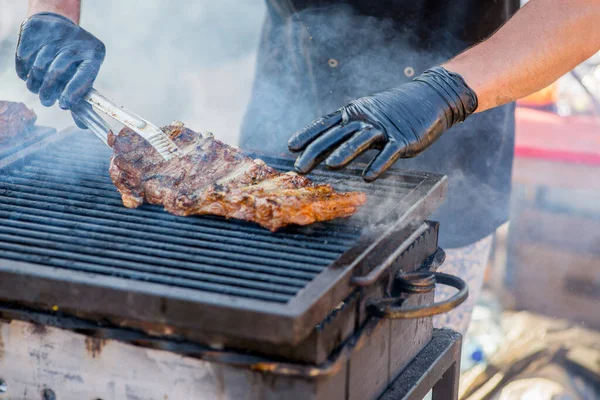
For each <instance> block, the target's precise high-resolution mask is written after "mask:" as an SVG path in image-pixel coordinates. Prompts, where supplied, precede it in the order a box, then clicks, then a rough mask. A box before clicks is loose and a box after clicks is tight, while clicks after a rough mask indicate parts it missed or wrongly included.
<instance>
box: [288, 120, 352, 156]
mask: <svg viewBox="0 0 600 400" xmlns="http://www.w3.org/2000/svg"><path fill="white" fill-rule="evenodd" d="M340 122H342V113H341V111H339V110H338V111H336V112H334V113H332V114H329V115H326V116H324V117H322V118H319V119H317V120H316V121H313V122H312V123H311V124H310V125H308V126H306V127H305V128H303V129H301V130H300V131H298V132H296V133H295V134H294V135H292V137H291V138H290V139H289V140H288V148H289V149H290V151H293V152H298V151H301V150H304V148H306V146H308V145H309V144H310V143H311V142H312V141H313V140H315V139H316V138H317V137H319V136H320V135H321V134H323V133H325V132H326V131H328V130H329V129H331V128H332V127H333V126H335V125H337V124H339V123H340Z"/></svg>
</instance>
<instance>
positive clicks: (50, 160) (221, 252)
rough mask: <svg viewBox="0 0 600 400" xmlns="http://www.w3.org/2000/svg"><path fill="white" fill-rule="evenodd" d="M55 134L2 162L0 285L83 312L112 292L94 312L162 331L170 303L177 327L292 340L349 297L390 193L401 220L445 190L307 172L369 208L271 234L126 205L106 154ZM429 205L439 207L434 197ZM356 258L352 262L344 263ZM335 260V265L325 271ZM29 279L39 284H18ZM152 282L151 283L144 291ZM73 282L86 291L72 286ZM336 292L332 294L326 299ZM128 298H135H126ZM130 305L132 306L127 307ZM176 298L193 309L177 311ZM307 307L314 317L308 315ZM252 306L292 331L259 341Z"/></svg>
mask: <svg viewBox="0 0 600 400" xmlns="http://www.w3.org/2000/svg"><path fill="white" fill-rule="evenodd" d="M60 136H64V137H65V138H64V139H60V140H57V141H55V142H54V143H51V144H48V145H47V146H45V147H41V148H40V149H38V150H35V151H33V150H32V149H27V150H26V151H25V152H26V155H25V156H24V157H23V158H21V159H19V160H18V161H12V158H15V156H12V157H11V158H10V160H11V163H10V164H8V163H7V162H6V160H5V161H4V162H2V161H0V166H1V165H2V164H3V163H4V165H5V166H4V168H2V169H0V280H4V282H3V283H2V282H0V287H1V288H2V291H3V293H4V294H3V295H2V296H1V297H2V298H3V299H4V301H12V300H13V298H12V297H15V298H23V299H24V300H19V299H16V301H26V302H39V301H42V302H43V303H45V304H47V302H48V301H57V302H58V303H60V302H63V303H64V304H63V305H64V307H65V308H67V309H69V308H70V309H73V310H78V307H84V306H83V305H82V304H81V301H82V300H81V297H79V296H81V295H82V294H81V290H88V291H89V290H92V289H90V288H92V286H93V292H94V296H100V297H105V296H113V297H110V298H111V301H112V302H113V303H112V304H111V305H108V304H106V305H105V304H101V303H98V300H97V299H96V300H93V299H91V297H90V299H89V300H86V304H85V307H86V308H87V309H88V310H91V311H89V312H99V313H100V314H105V313H109V314H113V315H116V314H122V315H123V317H125V316H127V317H133V316H135V317H133V318H138V317H139V315H140V313H148V314H151V313H152V312H158V313H161V316H160V320H161V321H165V323H167V322H168V321H169V318H170V317H168V316H166V315H163V314H164V313H165V312H167V311H165V310H164V309H165V307H166V306H165V304H171V303H169V302H174V303H173V304H174V305H173V306H169V307H171V308H169V310H174V311H170V312H172V313H177V312H179V311H178V310H181V313H182V314H177V315H174V316H173V321H175V320H178V321H182V322H180V323H183V324H188V323H191V322H190V320H189V318H188V317H187V315H188V314H189V313H192V312H196V311H197V312H198V313H201V314H195V315H197V316H202V317H199V319H197V320H194V321H193V323H194V324H196V326H197V327H202V329H204V327H205V323H206V322H211V323H214V324H216V325H215V326H217V325H218V324H219V322H218V321H217V320H219V321H220V320H221V319H223V321H221V322H222V326H220V327H217V330H218V329H220V328H223V330H225V331H228V332H239V330H240V329H246V331H245V332H244V334H247V335H249V336H252V335H256V336H261V335H262V336H264V337H269V338H270V340H279V337H281V338H282V339H281V340H288V341H289V340H292V339H291V338H292V337H294V338H295V339H293V340H297V337H298V334H299V331H298V328H297V327H295V326H296V325H295V324H296V320H295V319H294V320H293V321H292V320H290V319H289V317H290V316H293V318H299V317H300V316H301V315H310V319H311V321H313V320H314V323H316V322H318V321H320V319H318V318H323V317H324V316H325V315H326V314H327V313H328V312H329V310H330V308H328V307H330V306H331V307H334V306H335V305H334V304H337V303H336V302H339V301H340V300H341V299H343V298H344V297H345V296H347V295H348V294H349V290H351V288H349V287H348V280H347V279H346V278H344V277H347V276H348V273H350V272H351V270H352V267H350V264H351V262H352V260H353V259H354V258H355V257H356V255H360V254H361V252H364V251H371V250H369V249H373V248H374V247H369V246H370V245H369V243H371V242H368V243H366V244H365V243H363V241H364V239H363V238H362V237H361V234H362V229H361V226H363V225H364V219H365V218H369V217H372V214H373V212H374V210H376V209H377V205H378V204H379V203H381V202H382V201H385V199H386V198H389V194H390V192H391V191H392V190H393V191H394V197H393V198H394V205H393V207H389V204H388V207H386V209H388V208H391V209H396V211H397V212H398V214H397V215H396V216H395V217H394V218H398V215H405V214H406V213H408V212H412V211H410V210H413V209H415V207H416V206H415V204H417V203H419V204H420V203H422V202H423V201H424V199H425V198H427V196H428V193H429V192H431V191H432V190H433V191H434V192H435V193H438V191H439V190H442V191H443V189H439V188H440V187H443V186H444V184H443V179H441V177H432V176H431V175H428V174H422V173H409V172H406V171H401V172H400V171H397V172H394V173H390V174H388V176H387V178H386V179H381V180H379V181H378V182H376V183H372V184H367V183H365V182H364V181H363V180H362V179H361V177H360V172H359V171H358V170H357V171H353V172H352V171H351V172H350V174H348V172H333V171H315V172H314V173H313V174H312V175H311V178H312V179H313V180H314V181H317V182H323V181H327V182H328V183H331V184H332V185H333V186H334V187H335V188H336V189H337V190H342V191H348V190H358V191H365V192H367V196H368V204H366V205H365V206H364V207H363V208H362V211H361V212H359V213H358V214H357V215H355V216H353V217H351V218H348V219H343V220H336V221H332V222H328V223H318V224H313V225H311V226H307V227H291V228H287V229H284V230H282V231H280V232H277V233H271V232H269V231H268V230H266V229H263V228H262V227H260V226H258V225H256V224H253V223H248V222H243V221H237V220H226V219H224V218H221V217H213V216H198V217H177V216H174V215H171V214H169V213H167V212H165V211H164V210H163V209H162V207H159V206H152V205H144V206H142V207H140V208H138V209H134V210H131V209H127V208H125V207H124V206H123V205H122V202H121V198H120V195H119V193H118V192H117V190H116V188H115V187H114V185H113V184H112V182H111V180H110V177H109V174H108V162H109V158H110V155H111V152H110V150H109V149H108V148H106V147H104V146H103V145H102V143H100V142H99V141H97V140H96V139H95V138H94V137H93V136H92V135H89V134H87V133H83V132H81V131H75V134H71V133H69V134H65V133H64V132H63V133H61V134H58V135H57V137H60ZM262 158H263V159H264V160H265V161H266V162H267V163H268V164H269V165H271V166H273V167H275V168H278V169H279V170H281V171H284V170H289V169H291V168H292V163H293V162H292V160H286V159H279V158H271V157H262ZM424 182H426V183H424ZM440 182H442V183H440ZM440 185H441V186H440ZM417 187H419V188H420V189H419V190H420V191H419V190H415V189H416V188H417ZM444 187H445V186H444ZM436 188H438V189H436ZM432 193H433V192H432ZM429 194H431V193H429ZM442 195H443V194H442ZM434 197H435V198H436V201H437V199H438V197H439V199H440V200H441V196H440V195H439V193H438V194H436V196H434ZM403 200H406V201H405V203H403ZM438 203H439V201H438ZM436 204H437V203H436ZM405 216H406V215H405ZM388 217H389V216H388ZM369 240H375V239H369ZM354 252H356V255H353V256H349V254H350V253H352V254H354ZM382 256H383V255H382ZM340 260H342V261H340ZM11 263H12V264H11ZM333 264H335V265H337V267H336V268H328V267H330V266H331V265H333ZM26 266H32V267H31V268H33V269H27V268H30V267H27V268H25V267H26ZM25 270H27V272H26V273H24V272H23V273H22V272H20V271H25ZM15 271H17V272H15ZM325 271H327V272H325ZM24 274H25V275H24ZM27 274H30V275H27ZM82 274H83V275H82ZM24 276H30V277H33V278H31V279H29V278H28V279H29V280H27V281H23V280H22V279H23V277H24ZM11 279H15V280H19V279H21V281H19V283H17V284H16V285H29V284H31V285H32V286H31V289H29V292H28V293H21V292H18V291H17V290H16V289H12V288H13V287H15V285H13V286H10V283H9V282H8V280H11ZM44 279H54V280H55V282H60V283H61V284H62V283H65V285H67V286H63V289H61V290H69V296H66V295H65V294H64V293H63V294H60V293H54V292H53V291H56V290H57V289H55V288H56V286H55V284H49V283H47V281H44ZM115 279H116V280H115ZM37 280H39V283H36V282H38V281H37ZM24 282H26V283H24ZM99 282H102V283H99ZM3 284H4V286H2V285H3ZM132 284H135V286H132ZM150 284H151V285H154V286H151V287H150V286H145V285H150ZM340 284H342V285H345V288H344V289H341V287H340V286H339V285H340ZM36 285H37V286H36ZM73 285H75V286H73ZM77 285H83V286H80V287H82V288H84V289H74V288H76V287H79V286H77ZM90 285H92V286H90ZM156 285H158V286H156ZM334 285H337V286H334ZM334 287H337V289H336V290H335V291H334V292H335V296H327V295H326V293H327V292H328V291H329V290H333V288H334ZM53 288H54V289H53ZM182 290H183V291H182ZM32 291H33V293H32ZM37 291H39V293H38V292H37ZM132 291H133V292H136V291H137V292H138V294H139V296H140V297H136V298H138V299H139V302H140V303H139V304H133V303H132V302H133V301H134V300H132V299H134V297H132V296H133V294H132ZM121 293H125V294H123V296H128V297H119V296H121ZM149 293H151V294H149ZM88 294H89V293H88ZM7 296H8V298H7ZM11 296H12V297H11ZM44 296H46V297H44ZM90 296H91V295H90ZM115 296H116V297H115ZM144 296H151V297H144ZM152 296H155V297H152ZM48 298H51V299H52V300H48ZM125 298H127V299H128V300H125ZM142 298H143V299H144V300H142ZM158 298H160V299H161V301H163V303H164V302H166V303H164V304H163V303H161V305H160V307H159V306H156V305H155V304H154V303H153V304H152V311H151V307H149V306H148V305H147V304H146V303H145V302H147V301H151V302H152V301H154V300H153V299H158ZM40 299H42V300H40ZM182 299H183V300H182ZM244 299H245V301H244V302H240V300H244ZM292 300H293V301H292ZM124 301H126V302H127V304H121V303H120V302H124ZM178 301H185V302H188V303H185V304H187V305H181V306H180V305H179V304H180V303H177V302H178ZM190 302H191V303H190ZM181 304H183V303H181ZM190 304H192V305H193V307H198V309H197V310H195V309H194V308H193V307H192V306H191V305H190ZM136 307H137V308H136ZM178 307H179V308H178ZM190 307H192V308H190ZM211 307H212V308H211ZM228 307H229V308H228ZM311 307H312V308H313V309H318V310H319V311H314V310H313V311H309V309H310V308H311ZM209 309H210V310H211V312H212V313H211V312H208V310H209ZM222 309H228V310H231V309H234V310H235V309H237V310H238V311H239V312H240V313H242V314H239V315H241V316H243V319H244V320H243V321H242V320H235V318H236V317H233V316H229V317H228V316H225V315H222V311H220V310H222ZM94 310H95V311H94ZM249 310H252V312H256V313H258V314H257V315H271V316H272V317H273V318H275V316H276V315H280V316H281V318H284V320H285V322H282V324H285V325H281V326H280V327H279V328H278V329H279V331H278V332H267V333H263V330H262V329H261V328H258V327H256V332H254V331H253V330H254V329H255V326H254V325H255V321H254V320H253V319H252V318H253V317H252V315H250V314H248V311H249ZM238 311H236V312H238ZM77 312H79V311H77ZM86 312H88V311H86ZM228 312H229V311H228ZM244 313H245V314H244ZM167 314H168V312H167ZM235 315H238V314H235ZM284 316H285V317H284ZM146 318H154V317H151V316H149V317H146ZM202 318H210V321H203V320H202ZM232 318H233V320H232ZM239 318H242V317H239ZM278 318H279V317H278ZM305 322H306V321H305ZM173 323H177V322H173ZM288 323H290V324H291V325H288ZM298 323H301V322H299V321H298ZM309 323H313V322H309ZM246 324H247V325H246ZM225 326H227V328H225ZM244 327H246V328H244ZM211 328H212V327H211ZM302 329H304V330H306V329H310V327H307V328H306V329H305V328H302ZM284 334H285V335H284ZM286 335H287V336H286ZM284 336H286V337H284ZM275 338H277V339H275Z"/></svg>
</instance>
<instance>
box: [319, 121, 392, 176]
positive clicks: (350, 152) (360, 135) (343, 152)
mask: <svg viewBox="0 0 600 400" xmlns="http://www.w3.org/2000/svg"><path fill="white" fill-rule="evenodd" d="M385 140H386V139H385V134H384V133H383V132H382V131H381V130H380V129H377V128H372V127H369V128H367V129H363V130H362V131H359V132H357V133H355V134H354V136H352V137H351V138H350V139H349V140H347V141H346V142H344V143H342V144H341V145H340V147H338V148H337V149H335V151H334V152H333V153H331V155H330V156H329V157H327V159H326V160H325V164H326V165H327V166H328V167H329V168H331V169H340V168H344V167H345V166H346V165H348V164H350V162H352V160H354V159H355V158H356V157H358V156H359V155H360V154H362V153H363V152H365V151H366V150H368V149H369V148H371V147H373V146H374V145H375V144H378V143H383V142H384V141H385Z"/></svg>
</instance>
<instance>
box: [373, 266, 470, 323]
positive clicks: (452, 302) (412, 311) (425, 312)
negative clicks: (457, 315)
mask: <svg viewBox="0 0 600 400" xmlns="http://www.w3.org/2000/svg"><path fill="white" fill-rule="evenodd" d="M432 275H433V276H434V277H435V281H436V283H439V284H442V285H447V286H452V287H453V288H456V289H458V293H456V294H455V295H454V296H452V297H450V298H449V299H447V300H444V301H441V302H439V303H434V304H432V305H430V306H427V307H402V306H394V305H393V304H394V303H396V302H397V301H398V300H400V299H399V298H394V297H390V298H386V299H377V300H373V301H371V302H370V303H369V305H368V311H369V312H370V313H371V314H373V315H376V316H378V317H381V318H387V319H410V318H423V317H431V316H433V315H437V314H443V313H446V312H448V311H450V310H452V309H454V308H456V307H458V306H459V305H461V304H462V303H463V302H464V301H465V300H466V299H467V297H469V288H468V286H467V283H466V282H465V281H464V280H462V279H461V278H459V277H458V276H454V275H449V274H444V273H442V272H425V271H423V272H413V273H410V274H404V275H402V277H403V278H412V279H415V280H416V279H422V280H429V278H430V277H431V276H432Z"/></svg>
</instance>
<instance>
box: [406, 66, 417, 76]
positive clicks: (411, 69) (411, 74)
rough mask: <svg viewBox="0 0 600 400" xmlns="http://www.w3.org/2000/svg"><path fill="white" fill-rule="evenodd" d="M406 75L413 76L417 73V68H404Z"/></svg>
mask: <svg viewBox="0 0 600 400" xmlns="http://www.w3.org/2000/svg"><path fill="white" fill-rule="evenodd" d="M404 75H406V76H407V77H408V78H411V77H413V76H414V75H415V70H414V68H413V67H406V68H404Z"/></svg>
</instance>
